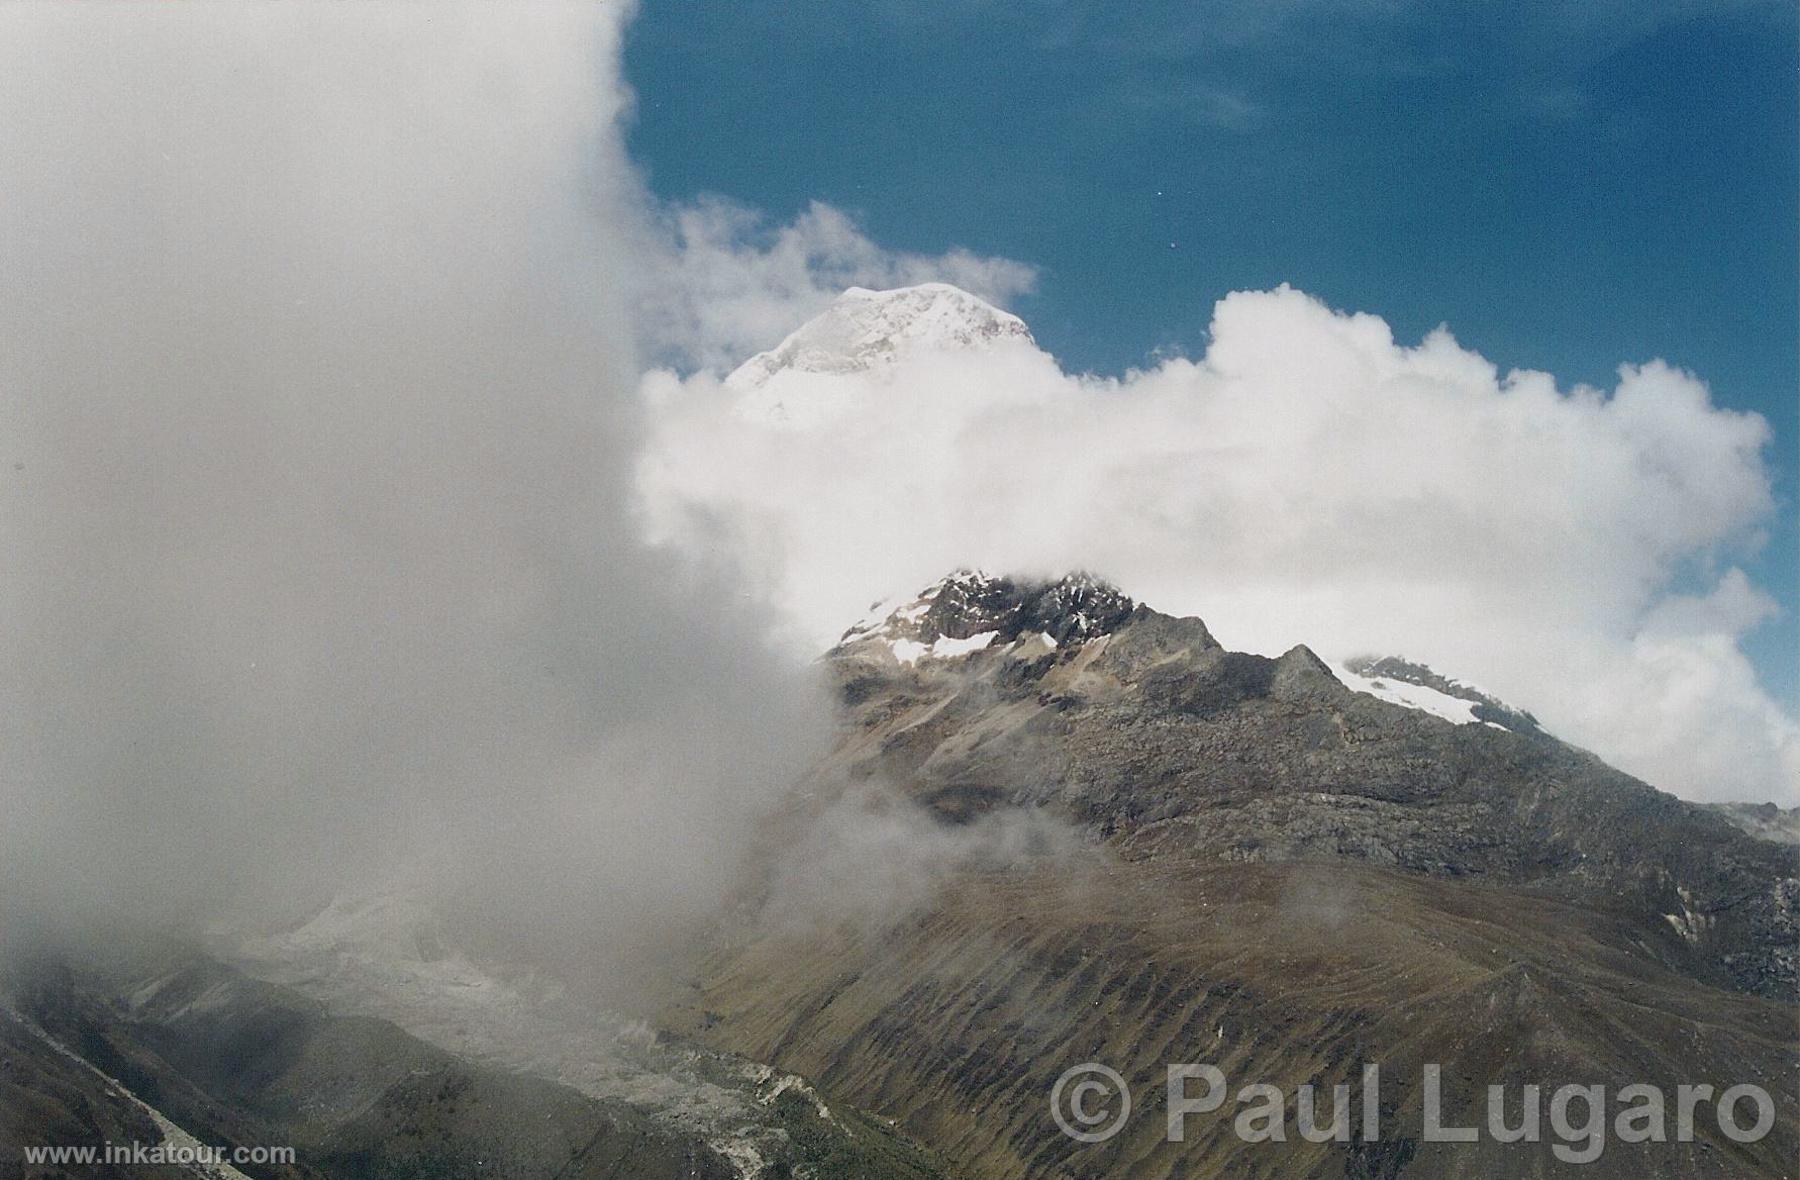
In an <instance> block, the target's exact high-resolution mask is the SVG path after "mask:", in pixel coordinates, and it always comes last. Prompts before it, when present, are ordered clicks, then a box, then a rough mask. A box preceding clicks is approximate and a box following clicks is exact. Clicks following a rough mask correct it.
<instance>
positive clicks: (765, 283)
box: [639, 197, 1037, 367]
mask: <svg viewBox="0 0 1800 1180" xmlns="http://www.w3.org/2000/svg"><path fill="white" fill-rule="evenodd" d="M651 225H652V228H653V233H652V241H651V242H650V248H649V249H648V250H647V251H646V253H645V257H644V265H643V267H642V269H643V270H644V272H645V273H644V275H643V276H642V278H641V281H642V282H643V284H644V285H645V288H646V289H645V291H644V292H643V296H642V299H641V301H640V306H639V313H640V320H641V323H642V327H643V330H644V333H645V336H646V337H647V340H646V343H647V345H648V346H649V349H650V351H651V352H652V353H654V354H656V355H659V356H661V357H663V358H665V359H667V360H669V361H670V362H672V363H675V364H677V365H682V366H696V367H705V366H712V367H719V366H723V365H727V364H730V363H732V362H733V361H734V360H741V359H742V358H743V357H745V356H747V355H749V354H750V353H752V352H756V351H758V350H759V349H763V348H767V347H769V346H770V345H771V344H774V343H775V342H776V341H778V340H780V339H781V338H782V337H783V336H784V335H786V334H787V333H788V332H789V331H791V330H792V329H793V328H794V326H795V325H797V324H799V323H800V322H801V321H803V320H805V319H807V318H809V317H811V316H813V315H816V314H818V313H819V312H820V311H823V310H824V309H825V308H826V307H827V306H828V305H829V304H830V303H831V301H832V300H833V299H834V298H836V297H837V295H838V294H840V293H841V292H842V291H843V290H844V289H845V288H846V287H873V288H876V289H878V290H880V289H885V288H888V287H903V286H909V285H911V284H914V283H923V282H928V281H932V280H936V281H941V282H946V283H954V284H955V285H957V286H959V287H961V288H963V289H964V290H966V291H971V292H973V293H975V294H977V295H980V296H981V297H982V298H984V299H988V300H990V301H992V302H994V303H998V304H1005V303H1007V302H1009V301H1011V300H1012V299H1013V298H1015V297H1017V296H1019V295H1022V294H1025V293H1026V292H1029V291H1030V290H1031V289H1032V287H1033V285H1034V284H1035V283H1036V281H1037V272H1036V271H1035V270H1034V269H1033V268H1032V267H1030V266H1027V265H1025V264H1024V263H1020V262H1014V261H1012V260H1010V259H1006V258H987V257H982V256H979V255H975V254H971V253H969V252H968V251H966V250H960V249H958V250H951V251H949V252H948V253H945V254H941V255H923V254H907V253H900V252H896V251H892V250H886V249H883V248H882V247H880V246H878V245H876V244H875V243H874V242H872V241H870V240H869V239H868V237H866V236H865V235H864V234H863V233H862V231H861V230H859V229H858V228H857V226H856V224H855V222H854V221H852V220H851V219H850V217H849V216H848V215H847V214H845V213H844V212H842V211H841V210H838V209H835V208H833V207H832V206H830V205H826V204H821V203H819V202H817V201H815V202H813V203H812V204H811V205H809V206H808V207H807V208H806V210H805V211H804V212H803V213H801V214H800V215H799V216H798V217H796V218H795V219H794V220H793V221H792V222H790V223H788V224H786V225H781V226H775V225H771V224H770V222H769V219H768V218H766V217H765V216H763V215H762V214H760V213H757V212H756V211H754V210H751V209H746V208H744V207H743V206H741V205H737V204H733V203H732V202H730V201H726V200H723V199H721V198H718V197H712V198H707V199H704V200H701V201H697V202H694V203H691V204H680V205H673V206H670V207H668V208H666V209H662V210H659V211H658V212H657V214H656V215H655V216H653V217H652V218H651Z"/></svg>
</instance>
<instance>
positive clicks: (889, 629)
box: [839, 569, 1136, 664]
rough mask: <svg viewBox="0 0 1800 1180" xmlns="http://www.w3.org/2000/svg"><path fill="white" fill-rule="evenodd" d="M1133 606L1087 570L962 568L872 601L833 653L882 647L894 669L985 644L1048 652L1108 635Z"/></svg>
mask: <svg viewBox="0 0 1800 1180" xmlns="http://www.w3.org/2000/svg"><path fill="white" fill-rule="evenodd" d="M1135 606H1136V604H1135V603H1134V602H1132V600H1131V599H1130V598H1128V597H1126V596H1125V595H1124V594H1122V593H1120V592H1119V590H1118V589H1117V588H1116V587H1114V586H1112V585H1111V584H1109V583H1107V582H1105V581H1103V580H1101V579H1099V578H1096V577H1094V576H1093V575H1091V574H1087V573H1081V572H1077V573H1072V574H1069V575H1067V576H1066V577H1063V578H1059V579H1057V580H1056V581H1032V580H1029V579H1024V580H1022V579H1016V578H1009V577H996V576H994V575H992V574H988V573H984V572H982V571H980V570H967V569H965V570H958V571H956V572H955V573H953V574H951V575H949V576H948V577H945V578H942V579H940V580H939V581H937V582H934V583H933V584H932V585H930V586H928V587H926V588H925V590H924V591H923V592H921V593H920V594H919V595H918V597H916V598H913V599H911V600H910V601H908V600H902V599H893V600H889V601H887V602H879V603H876V604H875V605H874V606H873V607H871V608H870V611H869V614H868V615H867V616H865V617H864V618H863V619H862V620H861V621H859V622H858V623H857V624H856V625H855V626H853V627H851V628H850V629H849V630H848V631H846V632H845V633H844V637H843V639H842V640H841V641H840V642H839V648H840V650H841V649H842V648H845V647H851V646H855V645H858V644H864V643H870V644H874V645H877V646H882V647H885V648H886V649H887V650H888V651H890V652H891V653H892V654H893V656H894V658H895V660H897V661H898V662H900V663H902V664H915V663H917V662H918V661H919V660H921V659H932V660H945V659H954V658H957V657H959V656H965V655H969V654H971V653H973V652H976V651H981V650H983V649H985V648H988V647H990V646H1000V647H1007V648H1008V649H1009V650H1021V648H1020V647H1018V646H1017V645H1023V646H1024V647H1029V648H1031V650H1033V651H1037V652H1042V651H1053V650H1055V649H1057V648H1058V647H1060V646H1063V645H1065V644H1076V645H1079V644H1081V643H1085V642H1086V641H1087V640H1089V639H1093V638H1096V637H1098V636H1101V635H1104V634H1107V633H1109V632H1110V631H1112V630H1113V629H1115V628H1116V627H1118V626H1119V625H1120V624H1121V623H1123V622H1124V621H1125V619H1126V618H1127V617H1128V616H1129V615H1130V614H1131V612H1132V609H1133V608H1134V607H1135Z"/></svg>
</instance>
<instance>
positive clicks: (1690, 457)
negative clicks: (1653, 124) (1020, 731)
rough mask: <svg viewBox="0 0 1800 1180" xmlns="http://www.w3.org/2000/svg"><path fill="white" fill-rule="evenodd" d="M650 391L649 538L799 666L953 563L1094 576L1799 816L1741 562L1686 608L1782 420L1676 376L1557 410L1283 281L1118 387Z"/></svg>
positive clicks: (1273, 647)
mask: <svg viewBox="0 0 1800 1180" xmlns="http://www.w3.org/2000/svg"><path fill="white" fill-rule="evenodd" d="M770 253H776V252H774V251H771V252H770ZM756 261H757V263H758V265H759V266H767V265H768V263H767V260H766V258H763V257H759V258H758V259H757V260H756ZM807 273H810V274H827V273H833V271H832V268H831V267H830V266H828V265H819V264H817V263H814V264H812V265H811V266H810V267H808V268H807ZM808 289H809V291H810V290H812V289H813V287H810V286H809V288H808ZM810 298H811V296H809V300H810ZM799 305H800V304H799V302H796V304H795V306H796V307H797V306H799ZM790 326H791V325H790ZM714 339H715V340H718V339H722V337H721V336H715V337H714ZM645 394H646V400H647V402H648V403H649V405H650V407H651V414H652V428H651V434H650V438H649V441H648V444H647V448H646V452H645V455H644V458H643V462H642V467H641V469H640V490H641V492H642V495H643V505H644V513H645V520H646V523H647V525H648V527H649V529H650V530H651V532H652V534H653V536H654V537H655V538H656V539H658V540H659V541H663V542H667V543H671V544H675V545H680V546H687V547H691V548H696V549H700V548H705V549H709V550H717V549H719V548H720V547H724V548H726V549H728V550H730V551H733V552H736V553H738V554H740V555H743V556H744V557H745V559H746V561H747V562H748V563H749V564H750V566H751V568H753V569H754V570H756V571H757V572H758V574H759V575H760V576H761V577H762V578H763V579H765V580H766V581H767V583H768V584H769V585H770V586H771V587H772V588H773V589H774V590H775V591H776V592H777V594H778V596H779V598H780V599H781V600H782V601H784V602H786V603H787V604H788V605H789V607H790V609H791V611H792V613H793V620H794V626H795V630H796V633H797V635H798V636H799V637H800V638H801V639H802V641H803V642H805V643H808V644H812V645H822V644H824V643H827V642H829V641H830V639H831V638H832V637H834V635H835V634H836V632H837V631H838V630H840V629H841V628H842V627H843V626H845V625H846V624H847V623H848V622H849V621H850V620H851V619H853V618H855V617H856V616H857V615H858V614H859V613H860V612H861V610H862V609H863V608H865V607H866V606H867V604H868V603H869V602H870V601H873V600H875V599H879V598H883V597H886V596H888V595H890V594H892V593H895V592H897V591H905V590H909V589H913V588H916V587H918V586H920V585H923V584H925V583H926V582H929V581H930V580H932V579H933V578H935V577H937V576H939V575H941V574H942V573H943V572H944V571H945V570H947V569H949V568H951V567H954V566H957V565H980V566H985V567H988V568H999V569H1008V570H1028V571H1030V570H1035V571H1042V572H1049V571H1056V570H1062V569H1066V568H1069V567H1074V566H1082V567H1087V568H1091V569H1095V570H1098V571H1101V572H1104V573H1106V574H1108V575H1110V576H1111V577H1113V578H1114V579H1116V580H1117V581H1119V582H1120V583H1121V584H1122V585H1123V586H1124V588H1126V589H1127V590H1128V591H1130V592H1132V593H1134V594H1135V595H1136V596H1137V597H1139V598H1140V599H1142V600H1144V601H1147V602H1149V603H1151V604H1152V605H1154V606H1157V607H1159V608H1161V609H1164V610H1168V611H1172V612H1176V613H1194V614H1200V615H1202V616H1203V617H1205V618H1206V620H1207V622H1208V623H1209V625H1211V626H1212V627H1213V629H1214V630H1215V632H1216V633H1217V634H1219V635H1220V637H1221V638H1222V639H1223V640H1225V641H1226V642H1228V643H1230V644H1232V645H1234V646H1239V647H1243V648H1248V649H1251V650H1261V651H1270V652H1274V651H1280V650H1282V649H1284V648H1285V647H1287V646H1289V645H1291V644H1292V643H1294V642H1296V641H1304V642H1307V643H1310V644H1312V645H1313V646H1314V647H1316V648H1318V649H1319V650H1320V651H1321V652H1323V653H1324V654H1327V655H1336V656H1342V655H1346V654H1350V653H1353V652H1358V651H1375V652H1396V653H1401V654H1405V655H1408V656H1410V657H1412V658H1416V659H1423V660H1426V661H1428V662H1430V663H1432V664H1434V665H1436V666H1438V667H1440V669H1441V670H1443V671H1445V672H1447V673H1450V674H1453V675H1456V676H1459V677H1461V678H1464V679H1467V680H1470V681H1473V682H1476V683H1479V684H1481V685H1483V686H1484V687H1486V688H1488V689H1490V690H1491V691H1494V692H1496V693H1497V694H1499V695H1501V696H1502V697H1505V698H1507V699H1510V700H1512V701H1514V702H1515V703H1517V704H1520V705H1522V706H1524V707H1527V708H1530V709H1532V710H1533V711H1534V712H1536V713H1537V714H1538V716H1539V717H1540V718H1541V719H1542V720H1543V721H1544V722H1545V724H1546V725H1548V726H1549V727H1550V728H1551V729H1552V730H1554V731H1555V732H1557V733H1559V734H1560V735H1562V736H1564V737H1566V738H1568V739H1569V740H1571V741H1574V742H1576V743H1578V744H1581V745H1585V746H1588V747H1590V748H1592V749H1594V750H1595V751H1596V752H1598V753H1600V754H1602V755H1603V756H1605V757H1607V758H1608V759H1609V760H1610V761H1613V762H1614V763H1615V764H1617V765H1620V766H1622V767H1624V768H1625V769H1627V770H1630V771H1632V772H1634V773H1637V774H1639V775H1641V776H1643V777H1645V778H1647V779H1649V780H1650V781H1652V782H1654V783H1656V784H1657V785H1659V786H1663V787H1665V788H1667V789H1671V790H1675V791H1677V792H1679V793H1682V794H1685V795H1688V796H1692V797H1705V798H1741V797H1753V798H1762V797H1773V798H1788V799H1791V798H1792V797H1793V796H1794V794H1795V791H1794V785H1793V784H1794V782H1795V776H1796V773H1797V771H1800V730H1797V728H1796V725H1795V722H1794V719H1793V718H1792V717H1790V716H1788V715H1786V714H1784V712H1783V711H1782V710H1781V709H1780V708H1779V707H1777V706H1776V705H1775V704H1774V703H1773V702H1772V701H1771V700H1770V699H1769V697H1768V696H1767V694H1766V693H1765V692H1764V691H1763V690H1762V689H1761V687H1760V686H1759V685H1758V684H1757V682H1756V678H1755V675H1754V672H1753V670H1752V668H1751V666H1750V665H1749V663H1748V662H1747V661H1746V660H1745V658H1744V656H1743V654H1742V652H1741V650H1740V648H1739V643H1738V641H1739V638H1740V636H1741V635H1742V634H1743V633H1744V632H1745V631H1746V630H1748V629H1749V628H1750V627H1752V626H1754V625H1755V624H1756V623H1757V622H1758V621H1760V620H1761V619H1762V618H1763V617H1766V615H1767V614H1768V613H1769V611H1770V610H1771V609H1772V604H1771V603H1770V602H1769V600H1768V599H1767V596H1766V595H1763V594H1762V593H1761V592H1760V591H1758V590H1757V589H1756V588H1755V587H1754V586H1752V585H1751V584H1750V583H1749V581H1748V579H1747V578H1746V577H1745V576H1744V575H1743V574H1742V573H1741V572H1740V571H1738V570H1735V569H1728V570H1727V571H1726V572H1724V573H1723V574H1715V575H1714V576H1713V579H1712V581H1713V584H1712V586H1711V587H1709V588H1708V589H1707V591H1706V592H1705V593H1703V594H1701V595H1698V596H1694V597H1683V596H1676V595H1674V594H1673V593H1672V591H1671V586H1672V585H1674V584H1675V582H1676V581H1677V579H1678V578H1687V579H1690V580H1691V579H1692V576H1693V572H1692V571H1693V570H1694V569H1696V568H1699V569H1706V568H1716V565H1715V563H1718V562H1720V561H1721V559H1724V560H1725V561H1728V560H1729V557H1730V555H1731V554H1732V553H1733V552H1734V550H1738V549H1742V548H1747V547H1749V546H1750V545H1752V544H1753V543H1754V536H1755V530H1756V529H1757V528H1758V526H1759V525H1760V524H1762V523H1764V522H1765V519H1766V517H1767V516H1768V514H1769V513H1770V512H1771V511H1772V501H1771V497H1770V492H1769V483H1768V475H1767V472H1766V470H1765V467H1764V465H1763V460H1762V449H1763V447H1764V445H1765V443H1766V441H1767V439H1768V428H1767V424H1766V423H1765V422H1764V421H1763V420H1762V419H1761V418H1760V417H1758V416H1756V415H1752V414H1740V413H1734V412H1731V411H1727V410H1723V409H1720V408H1718V407H1716V406H1714V405H1713V404H1712V403H1711V400H1710V397H1709V394H1708V391H1707V389H1706V387H1705V385H1704V384H1703V383H1702V382H1701V381H1699V380H1698V379H1697V378H1695V377H1694V376H1692V375H1691V374H1687V373H1684V372H1681V371H1679V370H1676V369H1673V368H1671V367H1669V366H1667V365H1665V364H1662V363H1661V362H1652V363H1650V364H1647V365H1642V366H1626V367H1624V368H1621V370H1620V372H1619V380H1618V383H1617V386H1616V388H1614V389H1613V390H1611V391H1601V390H1596V389H1592V388H1585V387H1578V388H1576V389H1574V390H1571V391H1566V392H1565V391H1559V390H1558V389H1557V388H1556V386H1555V384H1554V382H1553V380H1552V378H1551V377H1549V376H1548V375H1546V374H1541V373H1530V372H1514V373H1509V374H1506V375H1504V376H1502V375H1500V374H1499V373H1498V372H1497V371H1496V369H1495V367H1494V366H1493V365H1492V364H1491V363H1490V362H1488V361H1487V360H1485V359H1484V358H1482V357H1481V356H1479V355H1477V354H1475V353H1473V352H1470V351H1468V350H1466V349H1464V348H1462V347H1460V346H1459V345H1458V344H1457V343H1456V341H1455V340H1454V339H1453V338H1452V337H1451V335H1450V334H1449V332H1448V331H1446V330H1443V329H1439V330H1438V331H1436V332H1433V333H1432V334H1431V335H1429V336H1428V337H1427V338H1426V339H1425V340H1424V341H1423V342H1421V343H1420V344H1419V345H1417V346H1415V347H1403V346H1400V345H1397V344H1396V343H1395V342H1394V340H1393V337H1392V334H1391V332H1390V330H1389V328H1388V326H1387V324H1386V323H1385V322H1384V321H1382V320H1381V319H1379V318H1378V317H1375V316H1370V315H1344V314H1340V313H1336V312H1333V311H1331V310H1330V309H1328V308H1326V307H1325V306H1323V305H1322V304H1320V303H1319V302H1318V301H1316V300H1314V299H1312V298H1310V297H1308V296H1306V295H1304V294H1302V293H1300V292H1298V291H1294V290H1291V289H1288V288H1285V287H1284V288H1281V289H1279V290H1276V291H1272V292H1242V293H1236V294H1233V295H1230V296H1228V297H1226V298H1225V299H1223V300H1221V301H1220V302H1219V304H1218V306H1217V308H1216V310H1215V316H1214V321H1213V325H1212V339H1211V345H1210V348H1209V350H1208V352H1207V354H1206V356H1205V357H1204V359H1202V360H1200V361H1197V362H1196V361H1189V360H1183V359H1173V360H1166V361H1163V362H1161V363H1160V364H1158V365H1156V366H1155V367H1154V368H1152V369H1149V370H1147V371H1143V372H1133V373H1130V374H1127V375H1126V376H1125V377H1124V378H1122V379H1117V380H1112V379H1098V378H1093V377H1085V376H1076V375H1070V374H1066V373H1064V372H1062V371H1061V370H1060V369H1059V368H1058V367H1057V365H1056V363H1055V362H1054V361H1053V360H1052V359H1051V358H1050V357H1049V356H1047V355H1046V354H1044V353H1042V352H1041V351H1038V350H1037V349H1035V348H1033V347H1031V346H1030V344H1029V343H1027V342H1022V341H1018V342H1010V343H1008V344H1007V345H1006V346H1005V347H1002V348H991V349H988V350H985V351H975V352H963V353H960V354H955V355H948V354H943V353H933V352H929V351H927V352H915V353H913V354H909V355H904V356H902V357H901V358H899V359H898V361H896V362H895V363H894V364H891V365H884V366H878V367H876V368H873V369H871V370H869V371H867V372H861V373H848V374H814V373H795V372H788V373H782V374H778V375H777V376H776V377H775V378H774V379H773V381H772V382H771V383H770V385H768V386H766V387H764V388H763V389H761V390H759V391H757V394H756V396H755V397H753V398H752V397H747V396H746V395H745V393H744V391H742V390H739V389H737V388H734V387H733V386H731V385H728V384H725V383H722V382H721V381H720V380H719V379H718V378H717V377H716V376H714V375H712V374H710V373H705V372H702V373H700V374H697V375H694V376H692V377H688V378H685V379H683V378H678V377H676V376H675V375H673V374H670V373H656V374H652V375H651V376H650V377H649V378H647V379H646V382H645ZM771 404H785V405H786V406H787V407H789V408H790V409H794V408H797V407H799V406H802V405H805V406H806V407H808V410H807V412H805V413H799V412H788V413H783V414H780V415H771V414H769V413H767V407H768V406H769V405H771Z"/></svg>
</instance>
